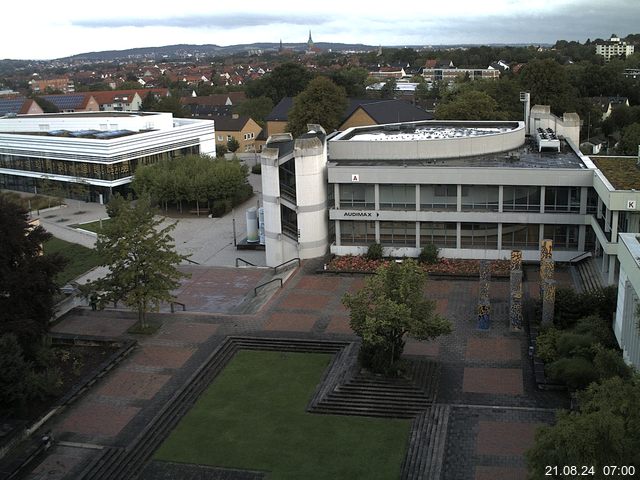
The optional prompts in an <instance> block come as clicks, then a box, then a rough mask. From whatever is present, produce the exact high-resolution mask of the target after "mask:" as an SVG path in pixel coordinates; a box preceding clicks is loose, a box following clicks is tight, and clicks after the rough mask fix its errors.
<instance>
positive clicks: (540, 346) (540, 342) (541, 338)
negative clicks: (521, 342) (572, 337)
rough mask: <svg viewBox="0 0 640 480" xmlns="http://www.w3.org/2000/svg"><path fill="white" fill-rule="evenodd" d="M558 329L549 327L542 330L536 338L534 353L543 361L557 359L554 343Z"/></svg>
mask: <svg viewBox="0 0 640 480" xmlns="http://www.w3.org/2000/svg"><path fill="white" fill-rule="evenodd" d="M559 336H560V330H558V329H557V328H554V327H551V328H549V329H548V330H547V331H546V332H542V333H540V334H539V335H538V337H537V338H536V354H537V355H538V357H540V359H541V360H542V361H543V362H545V363H551V362H555V361H556V360H558V358H559V357H558V349H557V348H556V344H557V342H558V337H559Z"/></svg>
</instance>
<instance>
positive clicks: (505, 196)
mask: <svg viewBox="0 0 640 480" xmlns="http://www.w3.org/2000/svg"><path fill="white" fill-rule="evenodd" d="M502 190H503V191H502V210H503V211H504V212H539V211H540V187H535V186H511V185H505V186H504V187H503V189H502Z"/></svg>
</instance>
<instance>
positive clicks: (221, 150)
mask: <svg viewBox="0 0 640 480" xmlns="http://www.w3.org/2000/svg"><path fill="white" fill-rule="evenodd" d="M228 151H229V149H228V148H227V146H226V145H224V144H221V143H220V144H216V157H224V154H225V153H227V152H228Z"/></svg>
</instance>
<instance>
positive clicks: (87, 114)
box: [3, 111, 159, 120]
mask: <svg viewBox="0 0 640 480" xmlns="http://www.w3.org/2000/svg"><path fill="white" fill-rule="evenodd" d="M158 113H159V112H118V111H115V112H107V111H101V112H60V113H37V114H34V115H20V116H16V117H4V118H3V120H13V119H20V120H24V119H25V118H60V117H61V116H65V117H78V118H92V117H146V116H149V115H158Z"/></svg>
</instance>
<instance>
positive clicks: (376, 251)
mask: <svg viewBox="0 0 640 480" xmlns="http://www.w3.org/2000/svg"><path fill="white" fill-rule="evenodd" d="M382 255H383V249H382V245H380V244H379V243H372V244H371V245H369V248H368V250H367V253H366V255H365V258H366V259H367V260H382Z"/></svg>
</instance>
